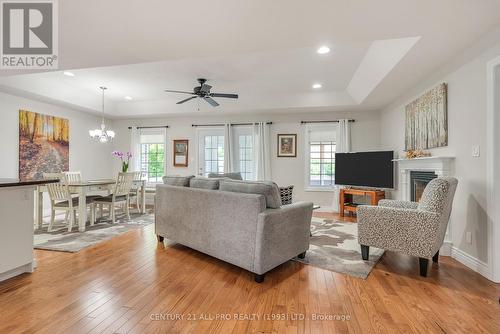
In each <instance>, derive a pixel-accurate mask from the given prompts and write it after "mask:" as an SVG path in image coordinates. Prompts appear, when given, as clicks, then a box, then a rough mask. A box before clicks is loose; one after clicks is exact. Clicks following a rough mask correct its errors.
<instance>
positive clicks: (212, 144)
mask: <svg viewBox="0 0 500 334" xmlns="http://www.w3.org/2000/svg"><path fill="white" fill-rule="evenodd" d="M209 173H224V136H205V174H206V175H208V174H209Z"/></svg>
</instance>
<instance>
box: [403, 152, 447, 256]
mask: <svg viewBox="0 0 500 334" xmlns="http://www.w3.org/2000/svg"><path fill="white" fill-rule="evenodd" d="M393 161H394V163H395V165H396V167H397V170H398V171H399V190H400V194H401V196H402V198H401V199H402V200H405V201H410V200H411V184H410V177H411V172H412V171H426V172H434V173H435V174H436V175H437V176H439V177H443V176H453V175H454V174H455V167H454V163H455V158H454V157H439V156H436V157H422V158H414V159H394V160H393ZM452 225H453V224H452V222H451V221H450V222H449V224H448V229H447V231H446V236H445V240H444V244H443V247H442V248H441V254H442V255H448V256H449V255H450V254H451V240H450V239H451V226H452Z"/></svg>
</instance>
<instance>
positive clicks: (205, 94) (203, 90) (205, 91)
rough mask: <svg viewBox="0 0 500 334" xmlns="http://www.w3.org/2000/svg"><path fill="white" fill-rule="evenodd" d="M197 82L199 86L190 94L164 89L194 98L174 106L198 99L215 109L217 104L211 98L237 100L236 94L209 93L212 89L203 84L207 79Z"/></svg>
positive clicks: (200, 79)
mask: <svg viewBox="0 0 500 334" xmlns="http://www.w3.org/2000/svg"><path fill="white" fill-rule="evenodd" d="M198 82H199V84H200V85H199V86H197V87H194V88H193V91H192V92H184V91H180V90H168V89H166V90H165V92H167V93H181V94H190V95H194V96H190V97H188V98H187V99H184V100H182V101H179V102H177V103H176V104H183V103H184V102H187V101H189V100H192V99H195V98H197V97H199V98H202V99H203V100H205V101H207V102H208V103H209V104H210V105H211V106H212V107H217V106H218V105H219V104H218V103H217V101H215V100H214V99H213V98H212V97H224V98H229V99H237V98H238V94H225V93H211V92H210V89H211V88H212V86H210V85H207V84H206V83H205V82H207V79H203V78H199V79H198Z"/></svg>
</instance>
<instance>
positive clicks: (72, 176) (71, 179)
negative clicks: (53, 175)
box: [63, 171, 102, 225]
mask: <svg viewBox="0 0 500 334" xmlns="http://www.w3.org/2000/svg"><path fill="white" fill-rule="evenodd" d="M63 174H64V176H65V177H66V181H67V182H68V185H71V184H74V183H81V182H83V177H82V172H80V171H73V172H70V171H68V172H63ZM72 195H74V194H72ZM96 197H99V195H87V196H86V202H87V203H91V202H92V199H94V198H96ZM76 198H78V197H76ZM100 210H101V214H102V208H101V209H100ZM68 214H69V213H68V212H66V218H65V220H68ZM91 225H93V224H91Z"/></svg>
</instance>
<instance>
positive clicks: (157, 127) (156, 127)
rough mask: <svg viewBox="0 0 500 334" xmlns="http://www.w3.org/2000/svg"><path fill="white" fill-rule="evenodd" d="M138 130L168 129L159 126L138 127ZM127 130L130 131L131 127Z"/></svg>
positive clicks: (165, 126)
mask: <svg viewBox="0 0 500 334" xmlns="http://www.w3.org/2000/svg"><path fill="white" fill-rule="evenodd" d="M137 128H138V129H163V128H167V129H168V128H169V126H168V125H160V126H138V127H137ZM128 129H129V130H131V129H132V127H131V126H129V127H128Z"/></svg>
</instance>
